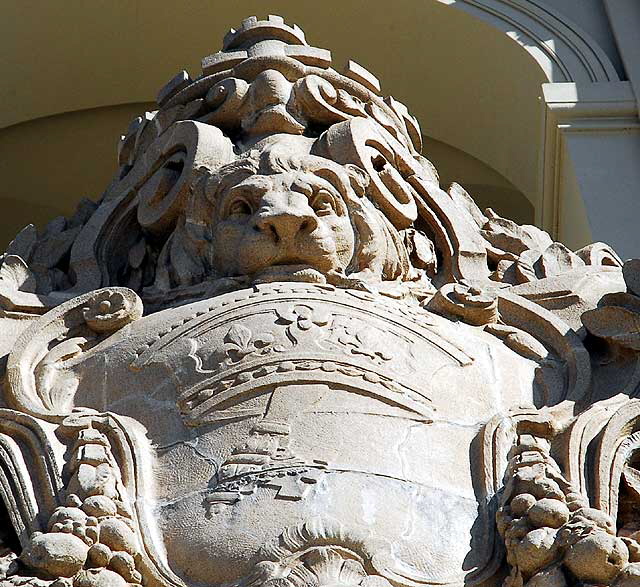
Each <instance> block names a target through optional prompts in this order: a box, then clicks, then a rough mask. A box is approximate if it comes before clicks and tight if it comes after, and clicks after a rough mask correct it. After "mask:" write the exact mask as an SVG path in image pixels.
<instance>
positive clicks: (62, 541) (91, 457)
mask: <svg viewBox="0 0 640 587" xmlns="http://www.w3.org/2000/svg"><path fill="white" fill-rule="evenodd" d="M71 463H72V469H73V470H72V476H71V480H70V482H69V484H68V486H67V490H66V494H67V497H66V500H65V503H64V505H62V506H60V507H58V508H56V510H55V511H54V512H53V514H52V515H51V517H50V519H49V523H48V526H47V532H45V533H40V532H35V533H34V534H33V535H32V536H31V542H30V544H29V546H28V547H27V548H26V549H25V550H24V552H23V553H22V555H21V557H20V560H21V563H22V564H23V565H24V566H25V567H26V568H27V570H28V571H30V572H35V573H36V574H37V575H38V576H40V577H42V578H55V579H53V582H46V583H45V584H46V585H51V586H52V587H71V586H73V587H103V586H104V587H129V586H133V585H140V584H142V575H141V574H140V572H139V570H138V568H137V566H138V561H139V556H140V554H139V550H140V549H139V543H138V539H137V537H136V534H135V532H134V524H133V520H132V515H131V510H130V508H129V507H128V505H127V503H126V500H125V499H123V498H124V497H125V496H124V491H123V487H122V482H121V480H120V474H119V469H118V466H117V464H116V463H115V460H114V458H113V455H112V454H111V450H110V445H109V441H108V439H107V437H106V436H105V435H104V434H102V433H101V432H99V431H98V430H94V429H93V428H87V429H83V430H80V432H79V433H78V436H77V440H76V443H75V446H74V457H73V460H72V461H71ZM24 578H25V577H20V576H16V577H12V578H10V579H9V581H11V582H10V583H7V585H20V584H22V583H20V580H21V579H24ZM27 584H29V585H35V583H33V582H32V583H27Z"/></svg>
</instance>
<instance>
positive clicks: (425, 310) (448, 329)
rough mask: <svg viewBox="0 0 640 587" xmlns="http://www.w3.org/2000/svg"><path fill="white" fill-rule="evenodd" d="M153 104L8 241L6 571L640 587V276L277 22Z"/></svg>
mask: <svg viewBox="0 0 640 587" xmlns="http://www.w3.org/2000/svg"><path fill="white" fill-rule="evenodd" d="M157 101H158V110H156V111H154V112H147V113H145V114H144V115H143V116H140V117H139V118H137V119H136V120H134V121H133V122H132V123H131V125H130V127H129V129H128V130H127V131H126V133H125V134H124V135H123V136H122V138H121V141H120V145H119V149H118V162H119V170H118V173H117V174H116V176H115V177H114V179H113V181H112V182H111V184H110V185H109V186H108V187H107V189H106V191H105V193H104V194H103V196H102V197H101V199H100V200H99V201H98V202H97V203H93V202H90V201H83V202H82V203H81V204H80V205H79V207H78V211H77V212H76V214H75V215H74V216H72V217H71V218H68V219H66V218H58V219H55V220H53V221H52V222H51V223H50V224H49V225H48V226H47V227H46V228H45V230H44V231H41V232H37V231H36V230H35V229H34V228H33V227H32V226H30V227H27V228H25V229H24V230H23V231H22V232H21V233H20V234H19V235H18V236H17V237H16V238H15V240H14V241H13V242H12V243H11V244H10V246H9V248H8V250H7V252H6V253H5V255H3V256H2V257H1V258H0V349H1V351H0V356H2V357H3V358H2V360H0V376H2V378H3V380H4V388H3V391H2V394H1V395H0V498H1V501H0V587H9V586H16V587H17V586H18V585H30V586H32V587H127V586H129V587H131V586H137V585H144V586H149V587H185V586H187V587H204V586H207V587H213V586H222V585H225V586H234V587H250V586H252V587H276V586H278V587H311V586H314V587H316V586H317V587H336V586H344V587H347V586H354V587H355V586H362V587H392V586H393V587H419V586H427V585H448V586H450V587H454V586H459V585H463V584H464V585H478V586H484V587H493V586H497V585H500V584H504V585H505V586H507V587H523V586H525V585H526V586H527V587H543V586H545V587H546V586H551V585H553V586H554V587H563V586H566V587H568V586H569V585H611V586H612V587H613V586H616V587H629V586H632V585H637V584H638V580H639V579H638V578H639V576H640V545H639V543H638V541H637V539H638V538H640V518H639V517H638V511H639V509H640V472H639V470H638V462H640V460H639V459H640V436H639V431H640V402H639V401H638V400H637V399H635V398H636V397H637V394H638V386H639V385H640V355H639V354H638V350H639V349H640V344H639V343H638V339H639V334H638V333H639V332H640V327H639V325H640V320H639V319H638V315H639V311H640V301H639V300H638V293H639V292H638V282H639V281H638V275H637V274H638V262H636V261H630V262H627V263H626V264H625V265H624V267H623V266H622V262H621V261H620V259H619V258H618V257H617V255H616V254H615V253H614V252H613V251H612V250H611V249H610V248H609V247H607V246H606V245H603V244H602V243H597V244H594V245H590V246H588V247H585V248H583V249H581V250H579V251H575V252H574V251H570V250H569V249H567V248H566V247H565V246H564V245H562V244H560V243H556V242H553V240H552V239H551V237H550V236H549V235H548V234H547V233H545V232H543V231H541V230H540V229H538V228H536V227H534V226H519V225H517V224H516V223H514V222H512V221H510V220H507V219H505V218H501V217H500V216H498V215H497V214H496V213H495V212H493V211H492V210H491V209H488V210H485V211H484V212H483V211H481V210H479V209H478V207H477V206H476V205H475V203H474V201H473V199H472V198H471V196H470V195H469V194H468V193H467V192H466V191H465V190H464V189H463V188H462V187H461V186H459V185H457V184H453V185H452V186H450V187H449V188H448V190H447V191H444V190H443V189H442V188H441V186H440V184H439V179H438V175H437V172H436V170H435V169H434V167H433V165H431V163H430V162H429V161H428V159H426V158H425V157H424V156H423V155H421V153H420V151H421V147H422V137H421V132H420V127H419V125H418V123H417V121H416V120H415V118H413V117H412V116H411V115H410V114H409V111H408V110H407V108H406V107H405V106H404V105H403V104H401V103H400V102H398V101H397V100H395V99H394V98H392V97H383V96H382V94H381V89H380V84H379V82H378V80H377V79H376V78H375V77H374V76H373V75H372V74H371V73H369V72H368V71H367V70H366V69H364V68H363V67H361V66H359V65H358V64H356V63H354V62H351V61H350V62H349V63H348V65H347V68H346V70H345V71H344V73H342V74H340V73H338V72H337V71H336V70H334V69H333V68H332V59H331V54H330V53H329V52H328V51H326V50H324V49H318V48H315V47H312V46H310V45H308V44H307V42H306V39H305V36H304V33H303V32H302V31H301V30H300V29H299V28H298V27H297V26H289V25H287V24H286V23H285V22H284V20H283V19H282V18H280V17H276V16H269V17H267V18H266V19H264V20H258V19H257V18H256V17H251V18H248V19H246V20H245V21H243V22H242V24H241V25H240V27H238V29H237V30H231V31H230V32H229V33H228V34H227V35H226V37H225V39H224V41H223V46H222V50H221V51H220V52H218V53H215V54H213V55H211V56H209V57H206V58H205V59H204V60H203V62H202V73H201V74H200V75H198V76H197V77H194V78H192V77H191V76H190V75H189V74H188V73H187V72H184V71H183V72H180V73H179V74H177V75H176V76H175V77H173V78H172V79H171V81H169V83H168V84H167V85H166V86H165V87H163V88H162V89H161V90H160V92H159V93H158V99H157ZM5 527H6V528H7V530H6V531H5V530H4V528H5ZM3 532H4V533H3Z"/></svg>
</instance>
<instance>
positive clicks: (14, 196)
mask: <svg viewBox="0 0 640 587" xmlns="http://www.w3.org/2000/svg"><path fill="white" fill-rule="evenodd" d="M527 3H529V4H530V5H531V6H533V7H534V8H535V7H537V8H536V9H540V7H542V8H543V9H545V6H547V7H548V8H550V9H555V10H557V11H559V12H558V13H557V14H558V15H559V17H560V19H561V21H562V19H564V20H565V21H566V22H567V23H569V22H571V23H577V24H575V28H576V29H577V28H579V27H582V28H583V29H585V30H586V31H587V33H586V34H587V36H589V35H590V37H589V38H593V39H594V44H595V45H597V51H596V54H599V53H597V52H598V51H600V52H601V53H602V55H603V59H604V60H605V61H606V60H607V59H608V60H609V61H610V63H611V64H613V65H610V66H609V67H610V70H611V71H613V72H614V73H613V74H614V75H617V76H618V77H620V78H622V79H624V78H625V76H626V73H625V67H624V65H623V59H621V56H620V54H619V53H618V49H617V45H616V42H615V36H614V34H613V32H612V29H611V27H610V26H609V23H608V20H607V18H606V14H605V12H604V9H603V6H602V5H601V4H600V2H599V1H596V0H478V1H476V2H469V1H467V0H420V1H418V0H397V1H396V2H394V4H393V10H390V9H389V6H388V5H387V4H384V3H382V2H380V1H376V2H369V3H366V4H364V3H362V2H361V1H358V0H341V1H340V2H338V1H335V2H334V1H331V2H327V3H323V4H322V5H320V4H318V3H312V2H292V1H290V0H277V1H273V2H269V3H268V5H265V3H264V2H258V1H255V0H254V1H247V2H244V3H241V4H239V3H226V2H217V1H211V0H190V1H189V2H188V3H182V4H180V5H176V4H175V3H169V2H157V1H152V0H134V1H132V0H115V1H110V2H107V1H101V0H95V1H93V2H90V3H87V2H85V1H83V0H69V1H68V2H65V3H64V5H61V4H59V3H53V2H44V1H33V2H29V1H25V2H20V3H16V2H9V1H6V2H3V4H2V7H3V19H2V22H1V23H0V30H1V32H2V35H0V43H1V45H0V49H1V50H0V54H2V55H3V57H4V58H3V61H2V62H0V70H1V71H2V75H3V84H0V104H2V107H0V172H2V175H3V177H4V178H5V182H4V185H3V190H2V192H1V195H0V202H2V206H3V211H4V213H3V215H2V219H1V220H0V245H4V243H6V242H7V240H9V239H10V238H11V235H12V234H13V233H14V231H15V230H16V229H17V227H19V226H21V225H23V224H24V223H25V222H27V221H28V220H33V221H35V222H37V223H39V224H42V223H43V222H45V221H46V219H47V218H49V217H51V216H52V215H54V214H59V213H63V214H64V213H68V212H69V211H70V210H71V208H72V207H73V205H74V203H75V202H76V201H77V200H79V199H80V198H81V197H83V196H87V197H91V198H97V197H98V196H99V195H100V193H101V191H102V189H103V188H104V186H105V185H106V183H107V181H108V179H109V177H110V176H111V174H112V173H113V171H114V169H115V145H116V141H117V138H118V135H119V134H120V133H121V132H122V131H123V130H124V128H125V127H126V125H127V124H128V121H129V120H130V119H131V118H132V117H133V116H134V115H136V114H138V113H139V112H140V111H141V110H144V108H151V107H152V103H151V100H153V98H154V96H155V93H156V91H157V89H158V88H159V87H160V86H161V85H162V84H164V82H166V81H167V80H168V79H169V78H170V77H172V76H173V74H174V73H176V72H177V71H179V70H180V69H183V68H186V69H188V70H189V71H190V72H191V74H192V75H197V74H198V72H199V59H200V58H201V57H203V56H205V55H207V54H209V53H212V52H215V51H216V50H218V49H219V48H220V41H221V38H222V36H223V34H224V33H225V32H226V30H227V29H228V28H229V27H230V26H234V25H236V24H237V23H239V22H240V20H241V19H242V18H244V17H246V16H248V15H251V14H258V15H264V14H265V11H267V10H268V11H269V12H270V13H276V14H281V15H283V16H284V17H285V19H286V20H287V21H288V22H291V23H293V22H295V23H297V24H299V25H301V26H302V27H303V29H304V30H305V31H306V33H307V40H308V41H309V42H310V43H311V44H314V45H316V46H321V47H326V48H330V49H331V50H332V53H333V57H334V66H335V67H336V68H340V67H341V65H342V64H343V63H345V62H346V60H347V59H348V58H352V59H355V60H356V61H358V62H360V63H361V64H363V65H365V66H366V67H367V68H369V69H370V70H371V71H373V72H375V73H376V75H378V77H379V78H380V79H381V81H382V87H383V91H384V92H385V93H387V94H392V95H394V96H395V97H396V98H398V99H400V100H402V101H404V102H405V103H406V104H407V105H408V106H409V108H410V110H411V111H412V112H413V113H414V114H415V115H416V116H417V117H418V118H419V120H420V122H421V124H422V130H423V134H424V135H425V137H426V141H425V155H426V156H427V157H430V158H431V159H432V160H433V161H434V163H436V165H437V166H438V167H439V169H440V172H441V176H442V178H443V183H448V182H450V181H453V180H457V181H459V182H461V183H463V184H464V185H465V186H466V187H467V189H469V191H471V192H472V194H474V195H475V196H476V197H477V198H478V200H479V202H480V203H481V204H482V205H486V204H492V205H493V206H494V207H495V208H496V209H498V210H499V211H501V212H503V213H505V214H508V215H512V216H514V217H515V218H516V219H518V220H520V221H531V220H532V219H534V218H535V219H537V220H538V221H539V222H543V221H544V218H543V215H542V208H543V199H544V198H545V197H546V196H545V189H546V188H545V186H546V185H547V184H548V177H546V176H548V175H549V171H548V170H546V169H545V166H547V158H548V157H547V152H546V151H545V148H546V147H545V144H546V142H547V136H546V134H545V133H547V134H548V131H547V130H546V126H548V124H547V123H548V112H547V108H546V105H545V100H544V95H543V92H542V84H543V83H544V82H548V81H550V79H549V76H553V75H554V68H555V67H556V66H555V65H554V64H553V63H554V62H553V61H551V62H550V63H551V65H549V66H546V65H545V64H544V63H543V60H544V59H543V58H546V54H545V55H543V53H545V51H546V52H547V53H549V54H553V47H552V46H553V44H554V42H553V40H551V41H545V42H546V43H547V45H544V46H541V49H538V48H536V47H535V46H531V43H529V41H527V40H526V39H524V38H523V34H522V32H513V33H511V32H509V31H508V30H507V31H506V32H505V31H504V30H500V29H499V26H498V25H496V24H495V23H494V22H493V20H492V19H494V20H495V14H494V13H493V12H495V13H497V12H499V11H498V10H497V9H498V8H499V9H500V10H503V11H504V12H505V14H507V16H508V17H509V18H512V17H513V18H516V17H514V16H513V15H514V14H515V15H516V16H517V11H516V8H518V6H524V5H527ZM480 6H485V7H486V8H487V11H486V14H485V13H483V16H482V18H479V17H477V14H476V13H477V12H478V10H479V8H478V7H480ZM496 7H497V8H496ZM494 8H495V10H494ZM491 10H493V12H491ZM543 12H544V10H543ZM525 16H526V15H525ZM485 17H486V18H485ZM523 18H525V17H523ZM516 20H517V19H516ZM505 22H508V19H507V20H506V21H505ZM514 22H516V21H515V20H514ZM500 26H503V28H504V26H505V25H504V24H502V25H500ZM557 26H560V25H557ZM571 26H573V24H572V25H571ZM508 28H509V27H508V26H507V29H508ZM568 28H569V29H570V28H571V27H568ZM514 30H515V29H514ZM523 30H524V29H523ZM552 32H553V31H552ZM566 34H569V33H566ZM540 35H541V36H542V37H544V36H545V35H544V33H540ZM551 56H552V57H553V55H551ZM614 68H615V69H614ZM560 69H561V68H560ZM560 69H558V71H560ZM569 69H570V67H569ZM605 69H606V68H605ZM616 72H617V74H616ZM622 148H624V147H622ZM547 151H548V149H547ZM567 160H570V157H569V159H567ZM627 161H628V159H627ZM574 164H575V165H577V166H578V168H580V167H581V165H582V163H581V162H580V161H575V162H574ZM626 165H627V166H628V163H627V164H626ZM578 171H580V169H578ZM560 179H562V177H561V178H560ZM581 181H582V182H584V177H583V176H582V175H580V173H578V177H577V178H575V180H570V178H569V179H567V180H566V181H565V184H566V186H572V187H571V189H574V190H575V193H571V194H568V195H567V196H566V202H565V204H564V208H563V209H564V210H565V216H564V218H565V219H566V217H567V216H566V210H567V206H572V205H573V204H571V202H572V201H577V202H578V203H579V202H581V201H582V195H581V193H580V189H582V188H581ZM545 182H547V183H545ZM567 189H568V188H567ZM563 197H564V196H563ZM622 197H623V198H626V197H627V195H626V193H625V194H623V195H622ZM554 205H555V204H554ZM583 207H584V205H583ZM559 209H560V207H558V210H559ZM594 213H595V212H594V209H593V208H592V209H591V210H588V211H587V210H586V208H585V212H584V214H583V216H581V217H580V218H582V219H583V220H584V221H582V220H581V222H580V223H576V224H575V225H572V226H571V227H570V228H567V227H566V226H565V225H564V224H562V223H560V224H558V223H557V222H556V225H557V226H555V228H557V230H558V236H560V237H564V238H566V239H568V241H569V244H571V245H575V246H579V245H580V244H583V241H585V240H591V238H592V237H593V238H600V236H599V235H598V234H593V230H594V226H596V225H594V223H593V217H594ZM558 214H559V212H558V211H556V216H557V215H558ZM585 219H586V220H585ZM563 222H564V221H563ZM549 226H551V227H552V228H553V223H551V224H550V225H549ZM563 227H564V228H563ZM607 230H609V229H608V228H607ZM605 236H606V235H605Z"/></svg>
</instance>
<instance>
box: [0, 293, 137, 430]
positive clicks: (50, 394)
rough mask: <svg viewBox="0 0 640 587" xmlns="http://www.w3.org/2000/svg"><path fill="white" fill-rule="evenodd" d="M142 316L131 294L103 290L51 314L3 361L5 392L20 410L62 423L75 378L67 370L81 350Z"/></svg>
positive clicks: (70, 404)
mask: <svg viewBox="0 0 640 587" xmlns="http://www.w3.org/2000/svg"><path fill="white" fill-rule="evenodd" d="M141 316H142V302H141V301H140V299H139V298H138V296H137V295H136V294H135V293H134V292H133V291H131V290H128V289H125V288H106V289H103V290H96V291H94V292H91V293H89V294H84V295H82V296H78V297H77V298H74V299H72V300H69V301H68V302H65V303H64V304H62V305H60V306H58V307H56V308H54V309H53V310H50V311H49V312H48V313H46V314H45V315H44V316H42V317H41V318H39V319H38V320H37V321H36V322H34V323H33V324H32V325H31V326H30V327H29V328H28V329H27V330H26V331H25V332H24V334H23V335H22V336H21V337H20V338H19V339H18V341H17V343H16V345H15V346H14V349H13V351H12V353H11V355H10V356H9V359H8V362H7V375H6V378H7V394H8V396H9V399H10V401H11V402H12V403H13V404H14V405H15V406H16V407H18V408H19V409H21V410H23V411H25V412H27V413H29V414H32V415H35V416H38V417H41V418H45V419H52V420H60V419H62V418H64V417H65V415H66V414H68V413H70V412H71V410H72V409H73V407H74V405H75V391H76V389H77V386H78V379H77V378H76V377H75V376H74V375H73V374H72V373H71V372H69V371H68V366H69V365H70V364H71V363H72V362H73V360H74V359H75V358H76V357H78V356H79V355H81V354H82V352H84V351H85V350H87V349H89V348H91V347H92V346H95V345H96V344H98V343H99V342H100V341H101V340H102V339H104V338H105V336H108V335H110V334H111V333H113V332H115V331H116V330H118V329H120V328H122V327H123V326H125V325H126V324H128V323H130V322H132V321H134V320H137V319H139V318H140V317H141Z"/></svg>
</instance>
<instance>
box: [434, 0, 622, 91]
mask: <svg viewBox="0 0 640 587" xmlns="http://www.w3.org/2000/svg"><path fill="white" fill-rule="evenodd" d="M438 2H441V3H442V4H447V5H450V6H452V7H454V8H458V9H461V10H464V11H465V12H468V13H469V14H472V15H474V16H476V17H477V18H479V19H481V20H483V21H485V22H487V23H489V24H490V25H492V26H494V27H496V28H497V29H499V30H501V31H502V32H503V33H504V34H506V35H507V36H508V37H510V38H511V39H513V40H514V41H515V42H516V43H518V44H519V45H520V46H522V47H523V48H524V49H525V50H526V51H527V52H528V53H529V54H530V55H531V56H532V57H533V59H534V60H535V61H536V62H537V63H538V65H539V66H540V68H541V69H542V71H544V73H545V75H546V77H547V80H548V81H549V82H553V83H562V82H575V83H585V82H612V81H619V79H620V78H619V76H618V73H617V72H616V70H615V67H614V66H613V64H612V62H611V60H610V59H609V57H608V56H607V55H606V53H605V52H604V50H603V49H602V48H601V47H600V46H599V45H598V43H597V42H596V41H595V40H594V39H592V38H591V36H590V35H588V34H587V33H586V32H585V31H583V30H582V29H581V28H580V27H579V26H578V25H577V24H575V23H573V22H571V21H570V20H568V19H567V17H566V16H565V15H563V14H560V13H559V12H557V11H556V10H554V9H553V8H552V7H551V6H549V5H548V3H544V2H541V1H539V0H438Z"/></svg>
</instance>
